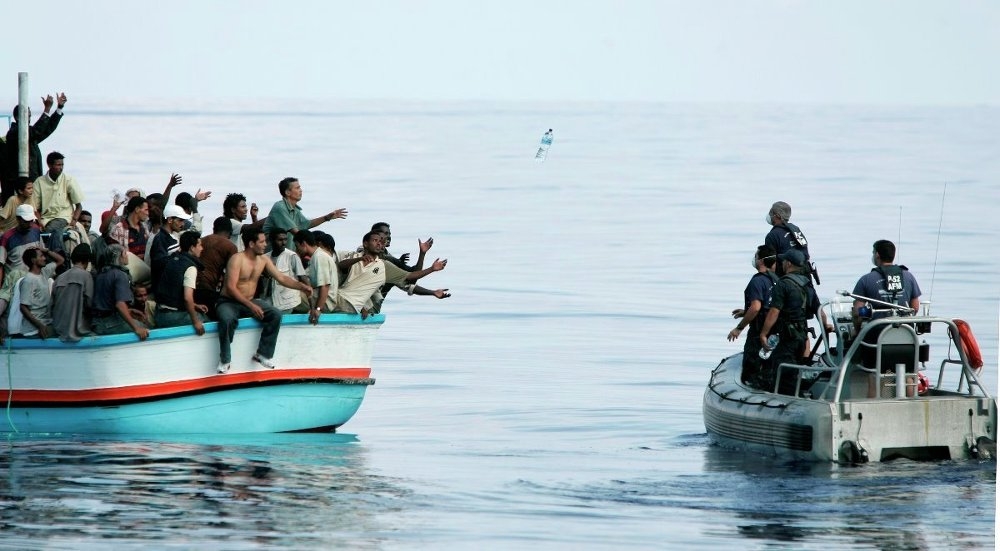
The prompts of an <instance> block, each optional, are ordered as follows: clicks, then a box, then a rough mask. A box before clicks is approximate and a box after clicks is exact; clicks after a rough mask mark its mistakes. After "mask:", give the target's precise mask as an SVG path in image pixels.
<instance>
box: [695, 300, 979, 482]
mask: <svg viewBox="0 0 1000 551" xmlns="http://www.w3.org/2000/svg"><path fill="white" fill-rule="evenodd" d="M839 294H840V295H841V296H838V297H837V298H836V299H834V300H833V301H831V302H828V303H825V304H823V305H822V309H823V311H825V312H826V314H827V317H828V319H829V320H830V322H831V323H832V324H833V326H834V333H833V334H824V335H823V336H822V341H821V342H820V343H819V346H818V350H819V354H818V356H817V355H816V354H814V355H813V362H812V364H811V365H797V364H781V365H780V366H779V369H778V380H780V379H781V376H782V374H784V373H792V374H794V375H795V380H796V390H795V394H794V395H787V394H779V393H778V392H777V390H778V388H777V387H778V385H777V384H775V388H773V389H769V390H758V389H756V388H752V387H750V386H748V385H746V384H744V383H743V382H741V377H740V374H741V371H742V360H743V354H742V353H740V354H736V355H734V356H730V357H728V358H726V359H724V360H722V361H721V362H720V363H719V365H718V366H717V367H716V368H715V369H714V370H713V371H712V375H711V378H710V379H709V382H708V386H707V388H706V389H705V394H704V399H703V405H702V411H703V415H704V418H705V428H706V430H707V431H708V434H709V435H710V437H711V438H712V439H713V440H714V441H715V442H716V443H718V444H719V445H722V446H724V447H729V448H735V449H741V450H747V451H752V452H756V453H761V454H766V455H777V456H784V457H789V458H793V459H802V460H813V461H837V462H842V463H864V462H868V461H887V460H891V459H896V458H904V457H905V458H909V459H914V460H940V459H969V458H981V459H988V458H992V457H994V456H995V452H996V438H997V404H996V400H994V399H993V397H991V396H990V395H989V393H988V392H987V391H986V389H985V388H983V385H982V383H981V382H980V375H981V371H982V365H983V362H982V356H981V354H980V353H979V348H978V345H977V344H976V340H975V337H974V336H973V335H972V332H971V329H970V328H969V326H968V324H966V323H965V322H963V321H961V320H952V319H947V318H938V317H932V316H930V315H928V314H927V310H926V309H927V305H924V309H925V311H924V313H923V314H922V315H916V316H913V315H903V314H906V313H910V309H909V308H905V307H900V306H895V305H892V304H887V303H879V302H878V301H872V300H871V299H867V298H864V297H857V296H855V295H852V294H851V293H847V292H845V291H840V292H839ZM855 298H859V299H861V300H866V301H868V302H870V303H876V304H877V305H878V307H879V308H882V309H883V310H882V311H884V312H886V313H888V314H889V315H888V317H883V318H879V319H874V320H872V321H868V322H866V323H864V324H863V325H862V326H861V328H860V329H859V330H857V331H856V330H855V326H854V323H853V321H852V318H851V309H852V305H853V302H854V299H855ZM932 349H933V351H934V352H936V353H938V358H939V359H934V360H932V358H931V356H932V355H931V352H932Z"/></svg>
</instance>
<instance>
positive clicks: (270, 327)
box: [215, 297, 281, 364]
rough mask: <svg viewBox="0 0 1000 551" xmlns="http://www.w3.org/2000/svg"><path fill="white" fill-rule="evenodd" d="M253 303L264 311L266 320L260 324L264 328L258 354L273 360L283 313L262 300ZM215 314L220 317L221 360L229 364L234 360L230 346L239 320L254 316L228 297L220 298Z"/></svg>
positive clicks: (258, 345) (255, 300)
mask: <svg viewBox="0 0 1000 551" xmlns="http://www.w3.org/2000/svg"><path fill="white" fill-rule="evenodd" d="M253 303H254V304H256V305H257V306H260V308H261V310H263V311H264V319H263V320H261V322H260V323H261V325H262V326H263V327H262V328H261V332H260V342H258V343H257V353H258V354H260V355H261V356H264V357H265V358H273V357H274V347H275V345H276V344H277V343H278V329H279V328H280V327H281V311H280V310H278V309H277V308H275V307H274V306H273V305H271V304H269V303H267V302H264V301H262V300H260V299H254V300H253ZM215 312H216V314H217V315H218V316H219V360H221V361H222V363H224V364H227V363H229V362H231V361H232V359H233V354H232V351H231V350H230V345H231V344H232V342H233V335H234V334H236V326H237V325H239V319H240V318H249V317H252V316H253V314H252V313H251V311H250V309H249V308H247V307H246V306H243V304H241V303H239V302H236V301H234V300H231V299H228V298H226V297H220V298H219V302H218V304H216V306H215Z"/></svg>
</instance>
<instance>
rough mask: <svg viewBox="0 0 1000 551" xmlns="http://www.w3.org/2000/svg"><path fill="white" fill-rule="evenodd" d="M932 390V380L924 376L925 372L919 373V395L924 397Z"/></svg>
mask: <svg viewBox="0 0 1000 551" xmlns="http://www.w3.org/2000/svg"><path fill="white" fill-rule="evenodd" d="M930 389H931V380H930V379H928V378H927V375H924V372H923V371H919V372H917V394H919V395H921V396H923V395H924V394H927V391H928V390H930Z"/></svg>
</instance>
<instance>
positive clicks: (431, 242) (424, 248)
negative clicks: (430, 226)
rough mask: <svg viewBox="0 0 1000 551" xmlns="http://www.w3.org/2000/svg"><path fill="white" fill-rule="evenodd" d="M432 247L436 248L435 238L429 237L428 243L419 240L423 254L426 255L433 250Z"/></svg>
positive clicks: (418, 245) (418, 244)
mask: <svg viewBox="0 0 1000 551" xmlns="http://www.w3.org/2000/svg"><path fill="white" fill-rule="evenodd" d="M432 246H434V238H433V237H428V238H427V241H421V240H419V239H417V247H419V248H420V252H422V253H426V252H427V251H429V250H431V247H432Z"/></svg>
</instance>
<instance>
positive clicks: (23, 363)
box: [0, 314, 384, 434]
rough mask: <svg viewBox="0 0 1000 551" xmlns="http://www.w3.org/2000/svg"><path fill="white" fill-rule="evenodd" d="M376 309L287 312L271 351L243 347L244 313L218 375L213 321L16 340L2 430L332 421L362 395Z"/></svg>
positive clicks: (299, 425)
mask: <svg viewBox="0 0 1000 551" xmlns="http://www.w3.org/2000/svg"><path fill="white" fill-rule="evenodd" d="M383 321H384V318H383V317H382V316H373V317H370V318H369V319H367V320H361V319H360V317H359V316H356V315H354V316H348V315H342V314H327V315H323V316H321V321H320V323H319V324H318V325H316V326H313V325H310V324H309V323H308V319H307V316H305V315H290V316H285V317H284V319H283V320H282V327H281V331H280V333H279V337H278V344H277V347H276V351H275V357H274V361H275V363H276V365H277V366H278V367H277V368H276V369H267V368H264V367H263V366H261V365H259V364H257V363H256V362H253V361H252V360H251V357H252V356H253V353H254V352H255V350H256V347H257V342H258V339H259V337H260V326H259V325H258V324H257V323H256V322H255V321H253V320H250V319H243V320H240V326H239V328H238V329H237V331H236V335H235V337H234V339H233V343H232V358H233V362H232V368H231V369H230V371H229V372H228V373H225V374H219V373H217V371H216V367H217V365H218V355H219V342H218V335H217V331H216V324H215V323H209V324H206V325H205V327H206V333H205V335H203V336H200V337H199V336H197V335H195V334H194V331H193V329H192V328H191V327H190V326H188V327H176V328H168V329H155V330H153V331H151V332H150V338H149V339H148V340H147V341H144V342H139V341H138V339H137V338H136V337H135V335H131V334H129V335H111V336H104V337H88V338H86V339H84V340H83V341H81V342H79V343H73V344H68V343H60V342H58V341H55V340H52V339H49V340H46V341H40V340H26V339H21V340H12V341H11V342H10V343H8V345H7V346H5V348H4V350H3V352H2V354H3V356H4V357H3V358H2V359H0V361H3V362H4V363H5V364H6V365H5V366H3V367H2V368H0V388H6V389H7V390H8V392H7V394H8V399H7V400H6V401H5V405H6V407H7V410H6V413H7V415H6V416H5V418H4V419H2V420H0V432H8V433H10V432H44V433H84V434H86V433H106V434H107V433H110V434H114V433H149V434H156V433H267V432H286V431H306V430H333V429H335V428H336V427H339V426H340V425H342V424H344V423H345V422H347V420H348V419H350V418H351V416H353V415H354V413H355V412H357V410H358V408H359V407H360V406H361V401H362V399H363V398H364V394H365V390H366V389H367V387H368V386H369V385H371V384H373V383H374V380H373V379H371V378H370V374H371V365H370V364H371V357H372V353H373V350H374V343H375V334H376V332H377V330H378V328H379V327H380V326H381V324H382V322H383Z"/></svg>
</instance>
